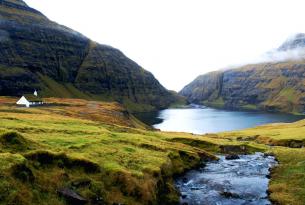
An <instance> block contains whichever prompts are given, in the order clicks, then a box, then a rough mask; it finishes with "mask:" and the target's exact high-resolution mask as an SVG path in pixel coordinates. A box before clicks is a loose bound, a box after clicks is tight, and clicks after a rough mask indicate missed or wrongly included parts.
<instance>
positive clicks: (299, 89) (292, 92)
mask: <svg viewBox="0 0 305 205" xmlns="http://www.w3.org/2000/svg"><path fill="white" fill-rule="evenodd" d="M302 36H303V37H304V35H297V36H296V37H297V38H296V39H294V40H290V41H289V42H288V41H287V42H285V43H284V44H283V45H282V46H281V47H280V48H279V50H283V49H288V48H296V47H297V48H300V47H302V46H304V45H305V44H304V45H303V44H302V42H305V40H304V39H305V38H301V37H302ZM304 79H305V60H303V59H301V60H290V61H285V62H274V63H261V64H252V65H246V66H243V67H240V68H236V69H228V70H222V71H217V72H211V73H208V74H206V75H202V76H199V77H198V78H196V79H195V80H194V81H193V82H191V83H190V84H189V85H187V86H185V87H184V88H183V89H182V90H181V91H180V94H181V95H183V96H185V97H187V99H188V100H189V101H190V102H194V103H202V104H205V105H210V106H216V107H224V108H233V109H240V108H243V109H260V110H267V111H280V112H299V113H303V112H305V80H304Z"/></svg>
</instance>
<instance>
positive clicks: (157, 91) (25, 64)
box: [0, 0, 180, 111]
mask: <svg viewBox="0 0 305 205" xmlns="http://www.w3.org/2000/svg"><path fill="white" fill-rule="evenodd" d="M0 55H1V58H0V96H1V95H2V96H20V95H22V94H23V93H28V92H33V90H34V89H36V90H38V91H39V93H40V94H41V95H42V96H43V97H65V98H84V99H94V100H110V101H111V100H116V101H119V102H121V103H122V104H124V105H126V106H127V107H128V108H129V109H130V110H133V111H143V110H153V109H161V108H166V107H168V106H169V105H170V104H172V103H174V102H176V101H177V100H178V99H180V98H179V97H177V95H176V94H175V93H172V92H170V91H168V90H167V89H165V88H164V87H163V86H162V85H161V84H160V83H159V82H158V81H157V80H156V79H155V77H154V76H153V75H152V74H151V73H150V72H148V71H146V70H144V69H143V68H142V67H141V66H139V65H138V64H137V63H135V62H134V61H132V60H130V59H129V58H128V57H126V56H125V55H124V54H123V53H122V52H121V51H119V50H117V49H115V48H112V47H110V46H107V45H101V44H98V43H96V42H94V41H92V40H90V39H88V38H87V37H85V36H83V35H82V34H80V33H78V32H76V31H73V30H72V29H69V28H67V27H65V26H62V25H59V24H57V23H55V22H52V21H50V20H49V19H48V18H47V17H46V16H44V15H43V14H42V13H40V12H39V11H37V10H35V9H33V8H30V7H29V6H28V5H27V4H26V3H25V2H23V1H22V0H0Z"/></svg>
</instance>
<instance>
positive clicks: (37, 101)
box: [16, 90, 43, 107]
mask: <svg viewBox="0 0 305 205" xmlns="http://www.w3.org/2000/svg"><path fill="white" fill-rule="evenodd" d="M16 104H17V105H25V106H26V107H30V106H33V105H34V106H35V105H42V104H43V100H42V98H40V97H39V96H38V93H37V91H36V90H35V92H34V93H33V94H25V95H23V96H22V97H21V98H20V99H19V100H18V101H17V102H16Z"/></svg>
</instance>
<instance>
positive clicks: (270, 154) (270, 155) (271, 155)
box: [264, 152, 275, 157]
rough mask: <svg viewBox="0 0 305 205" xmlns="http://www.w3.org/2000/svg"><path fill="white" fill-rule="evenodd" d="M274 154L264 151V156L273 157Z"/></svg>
mask: <svg viewBox="0 0 305 205" xmlns="http://www.w3.org/2000/svg"><path fill="white" fill-rule="evenodd" d="M274 156H275V154H274V153H272V152H266V153H264V157H274Z"/></svg>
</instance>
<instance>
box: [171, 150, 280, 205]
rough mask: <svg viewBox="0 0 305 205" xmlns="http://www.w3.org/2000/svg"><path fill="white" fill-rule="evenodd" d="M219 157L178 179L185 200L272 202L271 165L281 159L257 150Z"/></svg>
mask: <svg viewBox="0 0 305 205" xmlns="http://www.w3.org/2000/svg"><path fill="white" fill-rule="evenodd" d="M218 157H219V160H218V161H213V162H208V163H207V164H206V165H205V166H204V167H203V168H200V169H198V170H192V171H189V172H187V173H186V174H185V175H184V176H182V177H179V178H178V179H177V180H176V182H175V183H176V186H177V188H178V189H179V190H180V192H181V200H180V202H181V204H188V205H196V204H201V205H202V204H204V205H251V204H252V205H254V204H255V205H267V204H271V202H270V201H269V200H268V194H267V190H268V183H269V176H270V175H269V174H270V173H269V172H270V168H271V167H273V166H275V165H276V163H277V162H276V160H275V158H274V157H273V156H266V155H264V154H263V153H255V154H251V155H239V156H238V157H229V158H228V157H227V159H226V157H225V156H218ZM236 158H237V159H236Z"/></svg>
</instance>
